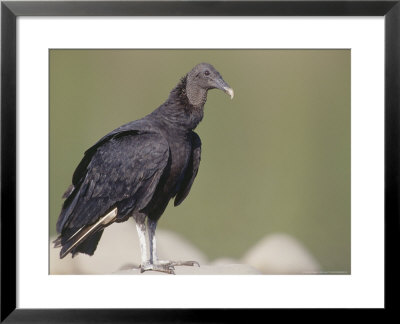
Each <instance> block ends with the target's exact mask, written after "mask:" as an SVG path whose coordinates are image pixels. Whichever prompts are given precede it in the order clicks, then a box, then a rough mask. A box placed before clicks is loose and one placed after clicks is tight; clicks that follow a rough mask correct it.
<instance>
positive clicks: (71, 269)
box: [50, 220, 207, 274]
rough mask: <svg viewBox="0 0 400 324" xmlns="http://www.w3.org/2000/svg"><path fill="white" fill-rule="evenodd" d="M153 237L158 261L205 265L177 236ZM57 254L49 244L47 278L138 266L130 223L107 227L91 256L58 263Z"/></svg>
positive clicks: (168, 233)
mask: <svg viewBox="0 0 400 324" xmlns="http://www.w3.org/2000/svg"><path fill="white" fill-rule="evenodd" d="M156 237H157V249H158V254H159V257H160V259H163V258H165V259H167V260H195V261H198V262H199V263H200V264H204V263H207V258H206V256H205V255H204V253H202V252H201V251H200V250H199V249H197V248H196V247H195V246H194V245H192V244H191V243H189V242H188V241H186V240H185V239H183V238H182V237H181V236H179V235H178V234H176V233H173V232H171V231H166V230H162V229H158V230H157V232H156ZM54 239H55V237H53V238H51V242H52V241H53V240H54ZM59 253H60V249H59V248H58V249H55V248H53V244H52V243H50V274H110V273H113V272H115V271H117V270H121V269H122V270H123V269H131V268H133V267H135V266H136V267H137V266H138V265H139V264H140V248H139V239H138V236H137V231H136V226H135V223H134V222H133V221H130V220H129V221H127V222H124V223H119V224H118V223H116V224H113V225H112V226H110V227H107V228H106V229H105V231H104V233H103V236H102V238H101V240H100V242H99V245H98V247H97V250H96V252H95V253H94V255H93V256H88V255H86V254H78V255H77V256H75V257H74V258H71V255H68V256H66V257H65V258H64V259H60V258H59Z"/></svg>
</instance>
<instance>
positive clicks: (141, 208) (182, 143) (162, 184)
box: [55, 63, 229, 256]
mask: <svg viewBox="0 0 400 324" xmlns="http://www.w3.org/2000/svg"><path fill="white" fill-rule="evenodd" d="M227 87H229V86H228V85H227V84H226V82H225V81H224V80H223V79H222V77H221V75H220V74H219V72H218V71H217V70H216V69H215V68H214V67H213V66H212V65H210V64H207V63H201V64H198V65H196V66H195V67H194V68H193V69H192V70H191V71H190V72H189V73H188V74H187V75H186V76H185V77H183V78H182V79H181V80H180V82H179V83H178V84H177V86H176V87H175V88H174V89H173V90H172V91H171V93H170V95H169V97H168V99H167V100H166V101H165V102H164V103H163V104H162V105H161V106H159V107H158V108H157V109H156V110H154V111H153V112H152V113H150V114H149V115H147V116H145V117H144V118H142V119H139V120H136V121H132V122H130V123H128V124H125V125H123V126H121V127H119V128H117V129H115V130H113V131H112V132H110V133H109V134H107V135H106V136H104V137H103V138H101V139H100V140H99V141H98V142H97V143H96V144H94V145H93V146H92V147H91V148H89V149H88V150H87V151H86V152H85V154H84V157H83V159H82V160H81V162H80V163H79V165H78V166H77V168H76V170H75V172H74V174H73V177H72V185H71V186H70V187H69V188H68V189H67V191H66V192H65V194H64V196H63V197H64V198H65V201H64V203H63V206H62V210H61V213H60V215H59V218H58V222H57V232H58V233H59V234H60V235H59V237H58V238H57V240H56V241H55V245H56V246H61V247H62V249H61V252H60V255H61V256H64V255H63V254H64V252H65V251H68V249H69V248H70V247H71V246H73V244H74V243H75V240H76V237H79V235H75V234H76V233H77V232H78V231H82V230H84V229H85V228H86V227H89V226H91V225H92V224H95V223H96V222H97V221H98V220H99V219H100V218H101V217H102V216H104V215H105V214H106V213H108V212H110V211H111V210H113V209H114V208H117V210H118V213H117V216H116V218H115V219H114V220H113V221H112V222H111V223H108V224H106V225H102V226H99V228H97V229H96V231H95V232H94V233H91V234H90V235H89V236H88V237H87V238H86V239H85V240H84V241H83V242H81V243H79V245H77V246H75V247H74V248H73V249H71V251H69V252H70V253H71V254H72V256H74V255H75V254H77V253H86V254H89V255H93V253H94V251H95V250H96V247H97V244H98V242H99V240H100V238H101V235H102V233H103V230H104V228H105V227H106V226H109V225H110V224H112V223H113V222H123V221H126V220H127V219H128V218H129V217H130V216H131V215H132V216H133V217H134V218H135V220H136V221H137V222H138V223H139V224H140V223H144V221H145V217H148V218H149V219H150V220H152V221H157V220H158V219H159V218H160V217H161V215H162V213H163V212H164V210H165V208H166V207H167V205H168V202H169V201H170V200H171V199H172V198H175V201H174V204H175V206H178V205H179V204H180V203H182V201H183V200H184V199H185V198H186V197H187V195H188V193H189V191H190V188H191V186H192V184H193V181H194V179H195V177H196V175H197V172H198V169H199V164H200V158H201V140H200V137H199V136H198V135H197V134H196V133H195V132H194V131H193V130H194V129H195V128H196V126H197V125H198V124H199V123H200V121H201V120H202V119H203V113H204V109H203V108H204V104H205V102H206V100H207V92H208V91H209V90H210V89H220V90H223V91H226V88H227Z"/></svg>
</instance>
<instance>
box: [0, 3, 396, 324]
mask: <svg viewBox="0 0 400 324" xmlns="http://www.w3.org/2000/svg"><path fill="white" fill-rule="evenodd" d="M19 16H384V18H385V145H384V147H385V310H395V309H396V306H397V305H396V304H395V297H394V296H395V293H396V291H395V290H396V288H397V287H398V286H399V285H398V283H399V279H398V277H399V276H398V274H397V272H398V271H397V268H396V267H395V266H394V259H395V258H398V247H399V246H400V245H399V239H398V238H399V229H400V218H399V214H400V213H399V212H400V205H399V202H398V198H399V179H400V174H399V160H400V150H399V149H400V147H399V124H400V114H399V108H400V95H399V94H400V64H399V63H400V0H395V1H318V0H316V1H271V0H269V1H268V0H266V1H262V0H261V1H115V2H113V1H100V2H97V1H17V2H14V1H2V2H1V322H3V321H4V322H6V323H31V322H37V323H88V322H101V323H109V322H110V323H111V322H118V323H125V322H140V323H141V322H151V321H154V322H213V323H214V322H233V321H237V320H238V319H239V317H237V315H238V312H246V313H247V312H251V311H253V312H257V313H256V314H251V317H253V316H263V314H260V312H262V310H258V311H255V310H226V309H225V310H223V309H214V310H213V311H211V312H210V310H208V311H207V312H204V310H186V309H180V310H154V309H148V310H144V309H140V310H137V309H96V310H94V309H79V310H76V309H17V308H16V300H17V294H16V289H17V286H16V270H17V268H16V235H17V233H16V207H17V206H16V190H17V187H16V162H17V157H16V113H17V112H16V81H17V80H16V54H17V52H16V41H17V30H16V19H17V17H19ZM55 298H56V296H55ZM249 315H250V314H247V315H246V316H249ZM254 318H255V317H254Z"/></svg>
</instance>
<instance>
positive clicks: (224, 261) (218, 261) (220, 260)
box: [210, 257, 241, 266]
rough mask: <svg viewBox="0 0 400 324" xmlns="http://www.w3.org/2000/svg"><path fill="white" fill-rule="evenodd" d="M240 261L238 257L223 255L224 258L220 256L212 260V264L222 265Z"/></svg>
mask: <svg viewBox="0 0 400 324" xmlns="http://www.w3.org/2000/svg"><path fill="white" fill-rule="evenodd" d="M240 263H241V262H240V261H239V260H237V259H233V258H228V257H223V258H218V259H216V260H214V261H212V262H211V263H210V264H211V265H215V266H221V265H228V264H240Z"/></svg>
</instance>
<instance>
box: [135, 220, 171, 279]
mask: <svg viewBox="0 0 400 324" xmlns="http://www.w3.org/2000/svg"><path fill="white" fill-rule="evenodd" d="M156 227H157V221H153V220H151V219H150V218H148V219H147V228H148V233H149V246H150V261H149V262H148V264H146V265H145V266H144V267H143V266H142V267H141V268H142V272H143V271H146V270H154V271H160V272H166V273H169V274H175V273H174V267H173V266H172V265H171V264H169V263H168V262H165V263H164V262H159V261H158V257H157V245H156Z"/></svg>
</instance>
